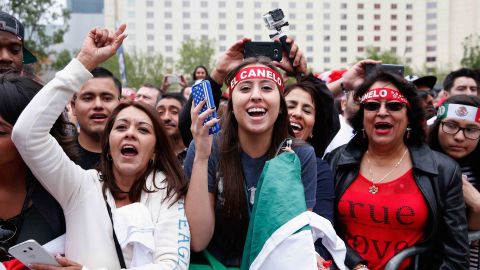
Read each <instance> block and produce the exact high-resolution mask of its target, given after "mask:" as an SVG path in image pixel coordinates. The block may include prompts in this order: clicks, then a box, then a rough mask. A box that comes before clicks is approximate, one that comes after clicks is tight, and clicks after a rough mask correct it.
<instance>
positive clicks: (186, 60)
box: [177, 37, 215, 74]
mask: <svg viewBox="0 0 480 270" xmlns="http://www.w3.org/2000/svg"><path fill="white" fill-rule="evenodd" d="M214 43H215V41H214V40H213V39H212V40H210V39H208V38H206V37H202V38H201V39H200V40H198V41H197V40H193V39H187V40H185V41H184V42H183V43H182V45H181V47H180V48H179V49H178V53H179V54H180V60H179V61H178V63H177V68H178V69H179V70H181V71H182V72H183V74H191V73H192V72H193V69H194V68H195V67H196V66H198V65H204V66H206V67H207V68H208V70H209V71H211V69H212V66H213V55H214V53H215V49H214Z"/></svg>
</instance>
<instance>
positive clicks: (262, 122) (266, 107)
mask: <svg viewBox="0 0 480 270" xmlns="http://www.w3.org/2000/svg"><path fill="white" fill-rule="evenodd" d="M231 102H232V106H233V114H234V115H235V118H236V120H237V123H238V131H239V134H242V133H243V134H255V135H259V134H265V133H271V132H272V130H273V125H274V124H275V121H276V120H277V116H278V113H279V111H280V92H279V90H278V87H277V85H276V84H275V82H273V81H271V80H268V79H263V78H258V79H246V80H243V81H241V82H240V83H238V84H237V85H236V86H235V88H234V89H233V91H232V95H231Z"/></svg>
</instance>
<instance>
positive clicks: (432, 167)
mask: <svg viewBox="0 0 480 270" xmlns="http://www.w3.org/2000/svg"><path fill="white" fill-rule="evenodd" d="M408 149H409V152H410V156H411V159H412V163H413V164H412V172H413V177H414V178H415V182H416V183H417V185H418V187H419V189H420V191H421V192H422V194H423V196H424V198H425V201H426V203H427V206H428V218H427V225H426V231H425V234H424V236H425V237H424V240H423V241H421V243H418V244H417V245H416V246H432V247H433V248H432V249H431V250H430V251H429V252H427V253H424V254H422V255H421V256H420V263H421V266H422V267H421V268H420V269H455V270H460V269H467V268H468V237H467V219H466V217H465V203H464V200H463V193H462V181H461V176H460V174H461V171H460V167H459V166H458V164H457V163H456V162H455V161H454V160H453V159H451V158H449V157H447V156H446V155H443V154H441V153H439V152H436V151H433V150H431V149H430V148H429V147H428V146H427V145H421V146H408ZM364 151H365V149H362V148H361V147H359V146H355V145H354V144H353V143H349V144H347V145H345V146H342V147H339V148H338V149H336V150H335V151H334V152H332V153H331V155H329V156H328V161H329V163H330V166H331V168H332V173H333V177H334V178H333V179H334V182H335V205H338V203H339V200H340V198H341V197H342V195H343V193H344V192H345V191H346V189H347V188H348V187H349V186H350V184H352V182H353V181H354V180H355V178H356V177H357V176H358V173H359V168H360V161H361V158H362V155H363V154H364ZM337 210H338V209H337V208H336V207H335V211H337ZM335 214H336V220H335V224H339V225H340V224H341V223H340V221H339V219H338V215H337V214H338V213H335ZM337 228H338V229H337V233H338V234H339V235H340V236H343V235H345V234H344V233H343V232H342V231H341V230H342V228H341V226H337ZM360 262H363V263H366V261H365V260H364V259H363V258H362V257H361V256H360V255H359V254H358V253H356V252H355V250H353V249H351V248H350V247H348V246H347V256H346V258H345V264H346V265H347V267H350V268H351V267H353V266H355V265H356V264H358V263H360Z"/></svg>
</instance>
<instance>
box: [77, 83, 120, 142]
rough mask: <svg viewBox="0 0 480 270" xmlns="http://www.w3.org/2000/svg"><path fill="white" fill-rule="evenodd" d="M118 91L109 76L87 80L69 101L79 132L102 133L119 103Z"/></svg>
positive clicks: (93, 135)
mask: <svg viewBox="0 0 480 270" xmlns="http://www.w3.org/2000/svg"><path fill="white" fill-rule="evenodd" d="M119 94H120V93H119V92H118V90H117V88H116V87H115V83H114V82H113V79H111V78H93V79H90V80H88V81H87V82H86V83H85V84H84V85H83V86H82V89H81V90H80V92H79V93H78V94H77V96H76V98H75V100H74V101H73V102H72V103H71V105H72V111H73V114H74V115H75V116H76V117H77V120H78V123H79V125H80V133H84V134H87V135H89V136H91V137H98V136H100V135H101V134H102V133H103V130H104V129H105V124H106V123H107V118H108V117H109V116H110V114H111V113H112V111H113V109H115V107H117V105H118V104H119V102H120V100H119Z"/></svg>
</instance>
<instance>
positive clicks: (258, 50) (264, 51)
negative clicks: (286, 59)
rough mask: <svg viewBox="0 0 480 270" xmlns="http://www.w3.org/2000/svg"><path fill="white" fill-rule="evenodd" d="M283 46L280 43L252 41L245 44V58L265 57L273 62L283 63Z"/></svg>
mask: <svg viewBox="0 0 480 270" xmlns="http://www.w3.org/2000/svg"><path fill="white" fill-rule="evenodd" d="M282 53H283V50H282V44H281V43H278V42H263V41H250V42H247V43H245V47H244V51H243V57H244V58H248V57H258V56H265V57H268V58H270V59H272V60H273V61H278V62H280V61H282V56H283V55H282Z"/></svg>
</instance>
